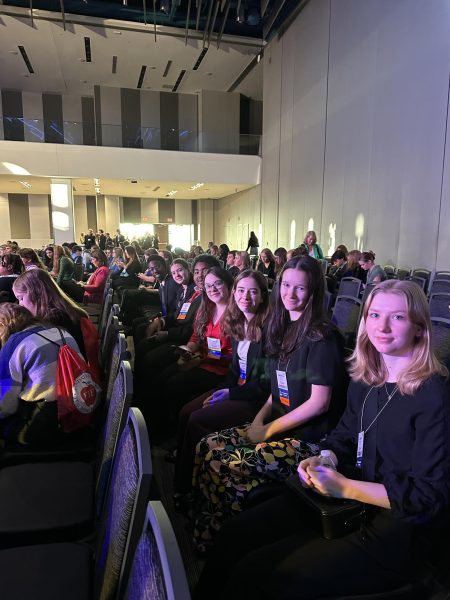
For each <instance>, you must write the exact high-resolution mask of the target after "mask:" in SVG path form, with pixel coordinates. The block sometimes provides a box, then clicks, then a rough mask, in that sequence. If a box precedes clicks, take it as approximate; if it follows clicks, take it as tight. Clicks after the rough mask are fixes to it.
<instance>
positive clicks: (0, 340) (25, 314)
mask: <svg viewBox="0 0 450 600" xmlns="http://www.w3.org/2000/svg"><path fill="white" fill-rule="evenodd" d="M38 322H39V319H37V318H36V317H33V315H32V314H31V313H30V311H29V310H27V309H26V308H25V307H24V306H20V304H13V303H12V302H2V303H1V304H0V325H1V327H0V345H2V346H3V345H4V344H5V342H6V341H7V340H8V338H9V337H10V336H11V335H13V333H17V332H18V331H23V330H24V329H25V328H26V327H30V325H35V324H36V323H38Z"/></svg>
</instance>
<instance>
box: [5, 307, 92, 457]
mask: <svg viewBox="0 0 450 600" xmlns="http://www.w3.org/2000/svg"><path fill="white" fill-rule="evenodd" d="M61 331H62V332H63V335H64V338H65V340H66V343H67V344H68V345H69V346H70V347H71V348H72V349H73V350H75V351H76V352H77V353H78V354H80V355H81V353H80V350H79V347H78V345H77V343H76V341H75V340H74V339H73V337H72V336H71V335H70V334H69V333H68V332H67V331H64V330H61ZM0 343H1V350H0V437H3V439H4V440H6V442H7V443H10V444H13V445H14V444H17V443H18V444H27V445H30V446H31V447H41V446H46V447H48V446H51V445H52V443H54V442H56V439H57V437H58V415H57V406H56V373H57V361H58V354H59V347H60V346H61V345H62V340H61V334H60V331H59V330H58V328H56V327H53V326H52V325H50V324H44V323H43V322H42V321H40V320H39V319H37V318H36V317H33V315H32V314H31V313H30V312H29V311H28V310H27V309H26V308H25V307H23V306H20V305H19V304H11V303H3V304H1V305H0Z"/></svg>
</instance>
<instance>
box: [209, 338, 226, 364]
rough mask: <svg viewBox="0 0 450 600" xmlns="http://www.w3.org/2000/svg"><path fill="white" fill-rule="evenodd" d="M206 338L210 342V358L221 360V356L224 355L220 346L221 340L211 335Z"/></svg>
mask: <svg viewBox="0 0 450 600" xmlns="http://www.w3.org/2000/svg"><path fill="white" fill-rule="evenodd" d="M206 339H207V342H208V358H214V359H216V360H220V357H221V355H222V351H221V348H220V340H219V339H217V338H213V337H209V338H206Z"/></svg>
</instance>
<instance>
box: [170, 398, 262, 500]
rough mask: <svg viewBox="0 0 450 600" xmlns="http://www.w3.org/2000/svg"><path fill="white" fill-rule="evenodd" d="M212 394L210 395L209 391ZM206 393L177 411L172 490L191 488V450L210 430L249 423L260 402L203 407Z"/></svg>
mask: <svg viewBox="0 0 450 600" xmlns="http://www.w3.org/2000/svg"><path fill="white" fill-rule="evenodd" d="M211 393H212V392H211ZM209 394H210V392H207V393H206V394H202V395H201V396H199V397H197V398H194V400H191V402H189V403H188V404H186V405H185V406H184V407H183V408H182V409H181V411H180V416H179V419H178V448H177V462H176V465H175V491H176V492H184V493H187V492H189V491H190V489H191V484H192V470H193V468H194V458H195V447H196V446H197V444H198V442H199V441H200V440H201V439H202V437H204V436H205V435H208V434H209V433H212V432H213V431H220V430H221V429H226V428H228V427H234V426H236V425H241V424H242V423H246V422H247V421H252V420H253V419H254V417H255V416H256V413H257V412H258V411H259V409H260V408H261V406H262V405H263V404H264V402H252V401H244V400H234V401H233V400H227V401H225V402H220V403H218V404H213V405H211V406H207V407H205V408H202V407H203V401H204V400H205V398H207V396H208V395H209Z"/></svg>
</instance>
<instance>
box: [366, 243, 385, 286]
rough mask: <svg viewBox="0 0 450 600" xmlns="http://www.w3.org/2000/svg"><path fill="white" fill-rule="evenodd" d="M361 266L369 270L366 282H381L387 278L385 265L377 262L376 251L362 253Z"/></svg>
mask: <svg viewBox="0 0 450 600" xmlns="http://www.w3.org/2000/svg"><path fill="white" fill-rule="evenodd" d="M359 266H360V267H361V269H363V271H366V272H367V277H366V283H380V281H384V280H385V279H387V275H386V273H385V271H384V269H383V267H380V265H376V264H375V253H374V252H372V251H371V250H369V252H363V253H362V254H361V258H360V259H359Z"/></svg>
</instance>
